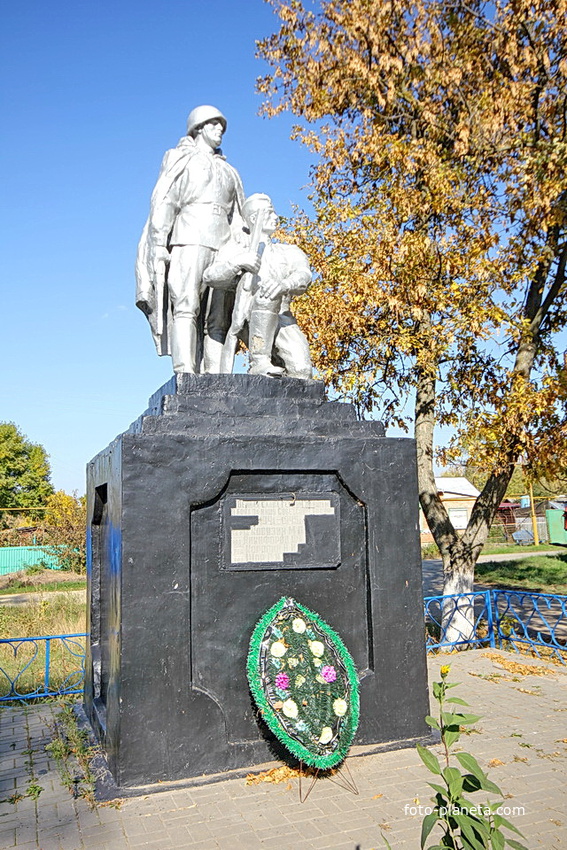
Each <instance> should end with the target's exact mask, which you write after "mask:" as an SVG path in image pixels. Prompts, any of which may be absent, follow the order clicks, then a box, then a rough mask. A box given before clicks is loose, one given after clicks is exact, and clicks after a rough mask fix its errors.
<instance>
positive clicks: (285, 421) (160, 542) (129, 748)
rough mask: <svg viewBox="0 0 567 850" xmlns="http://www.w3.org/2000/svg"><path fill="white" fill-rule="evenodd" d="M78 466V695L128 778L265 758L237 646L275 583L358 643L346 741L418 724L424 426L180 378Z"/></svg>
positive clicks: (145, 779) (303, 386)
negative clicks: (419, 472) (82, 664)
mask: <svg viewBox="0 0 567 850" xmlns="http://www.w3.org/2000/svg"><path fill="white" fill-rule="evenodd" d="M87 482H88V511H89V525H90V527H89V582H88V599H89V611H90V632H91V639H90V646H89V650H88V653H87V675H86V687H85V709H86V712H87V715H88V717H89V719H90V722H91V724H92V725H93V728H94V729H95V731H96V733H97V735H98V737H99V739H100V741H101V744H102V747H103V749H104V750H105V752H106V754H107V758H108V762H109V766H110V769H111V771H112V773H113V775H114V778H115V780H116V782H117V784H118V785H120V786H123V787H129V786H136V785H142V784H147V783H152V782H157V781H159V780H175V779H181V778H188V777H193V776H197V775H200V774H206V773H214V772H218V771H223V770H228V769H232V768H237V767H246V766H248V765H252V764H258V763H261V762H265V761H268V760H270V758H271V757H272V754H271V751H270V748H269V745H268V743H267V741H266V739H265V737H264V735H263V733H262V732H261V730H260V729H259V726H258V723H257V721H256V718H255V714H254V710H253V706H252V704H251V698H250V695H249V692H248V686H247V682H246V673H245V662H246V654H247V650H248V642H249V639H250V635H251V632H252V630H253V628H254V625H255V623H256V622H257V620H258V619H259V618H260V616H261V615H262V614H263V613H264V612H265V611H266V610H267V609H268V608H269V607H270V606H271V605H273V604H274V603H275V602H276V601H277V600H278V599H279V598H280V597H281V596H293V597H295V598H296V599H297V600H298V601H299V602H301V603H303V604H304V605H306V606H307V607H309V608H311V609H312V610H314V611H316V612H317V613H319V614H320V615H321V616H322V617H323V618H324V619H325V620H326V621H327V622H328V623H329V625H331V626H332V627H333V628H334V629H335V630H336V631H337V632H338V633H339V634H340V635H341V637H342V638H343V640H344V642H345V643H346V645H347V647H348V648H349V650H350V652H351V654H352V655H353V658H354V661H355V664H356V666H357V669H358V670H359V672H360V674H361V676H362V681H361V722H360V727H359V731H358V733H357V736H356V740H355V743H357V744H375V743H385V742H391V743H392V744H393V745H399V742H403V741H409V740H411V739H415V738H421V737H423V736H425V735H426V734H427V731H428V730H427V727H426V725H425V723H424V719H423V718H424V716H425V715H426V714H427V713H428V698H427V681H426V665H425V642H424V626H423V613H422V591H421V561H420V548H419V535H418V500H417V484H416V471H415V446H414V442H413V440H409V439H392V438H385V437H384V436H383V430H382V426H381V425H380V424H379V423H375V422H358V421H356V419H355V415H354V409H353V408H352V407H351V406H350V405H344V404H337V403H331V402H326V401H325V400H324V398H323V390H322V385H321V384H319V383H316V382H314V381H299V380H294V379H289V378H284V379H281V380H277V379H271V378H263V377H251V376H247V375H226V376H225V375H210V376H207V375H203V376H192V375H180V376H177V377H175V378H172V380H171V381H169V382H168V383H167V384H166V385H165V386H164V387H162V388H161V389H160V390H159V391H158V392H157V393H156V394H155V395H154V396H152V398H151V399H150V408H149V410H148V411H147V412H146V413H145V414H144V415H143V416H142V417H141V418H140V419H139V420H138V421H137V422H135V423H134V424H133V425H132V427H131V428H130V429H129V431H127V432H125V433H124V434H121V435H120V436H119V437H117V439H116V440H115V441H114V442H113V443H111V444H110V446H108V448H107V449H105V450H104V451H103V452H101V453H100V454H99V455H97V457H95V458H94V460H93V461H91V463H90V464H89V466H88V476H87Z"/></svg>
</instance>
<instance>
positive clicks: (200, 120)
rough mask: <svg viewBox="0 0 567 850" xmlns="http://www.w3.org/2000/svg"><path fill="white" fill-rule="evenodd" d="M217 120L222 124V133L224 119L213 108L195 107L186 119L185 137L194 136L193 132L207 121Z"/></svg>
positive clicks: (217, 110)
mask: <svg viewBox="0 0 567 850" xmlns="http://www.w3.org/2000/svg"><path fill="white" fill-rule="evenodd" d="M215 120H218V121H220V122H221V124H222V129H223V132H224V131H225V130H226V118H225V117H224V115H223V114H222V112H221V111H220V109H217V108H216V107H215V106H196V107H195V109H192V110H191V112H190V113H189V117H188V118H187V135H188V136H194V135H195V132H196V131H197V130H198V129H199V127H202V126H203V124H207V123H208V122H209V121H215Z"/></svg>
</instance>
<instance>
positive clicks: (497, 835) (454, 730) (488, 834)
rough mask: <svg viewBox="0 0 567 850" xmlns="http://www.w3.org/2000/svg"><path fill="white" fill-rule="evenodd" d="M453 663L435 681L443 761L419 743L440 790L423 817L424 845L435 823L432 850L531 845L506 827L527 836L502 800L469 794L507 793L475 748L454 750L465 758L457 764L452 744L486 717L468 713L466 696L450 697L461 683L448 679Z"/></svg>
mask: <svg viewBox="0 0 567 850" xmlns="http://www.w3.org/2000/svg"><path fill="white" fill-rule="evenodd" d="M449 672H450V666H449V665H444V666H443V667H441V681H440V682H434V683H433V696H434V697H435V699H436V700H437V702H438V704H439V717H438V719H436V718H435V717H426V718H425V720H426V723H428V725H429V726H431V727H432V728H433V729H436V730H437V731H438V732H439V734H440V735H441V743H442V745H443V750H444V754H443V758H442V762H440V761H439V759H438V758H437V756H436V755H435V754H434V753H432V752H431V751H430V750H428V749H426V747H423V746H421V745H420V744H418V745H417V751H418V753H419V756H420V758H421V760H422V761H423V763H424V764H425V766H426V767H427V769H428V770H429V771H430V772H431V773H433V774H434V776H435V777H436V781H435V782H430V783H429V786H430V788H432V789H433V790H434V791H435V797H433V798H432V802H433V804H434V806H433V811H432V812H431V813H430V814H427V815H426V816H425V818H424V819H423V823H422V828H421V847H422V848H424V847H425V845H426V842H427V839H428V838H429V835H430V834H431V832H432V830H433V829H434V827H435V826H440V827H441V829H442V830H443V835H442V837H441V840H440V841H438V842H436V843H435V844H432V845H430V846H429V848H428V850H446V848H451V850H504V848H505V846H506V845H508V846H509V847H511V848H513V850H527V848H526V847H525V846H524V845H523V844H520V842H519V841H516V840H515V839H513V838H509V837H508V835H506V834H505V833H504V832H503V831H502V830H503V829H506V830H508V831H512V832H514V833H516V835H519V836H521V835H522V834H521V832H520V831H519V830H518V829H516V827H515V826H514V825H513V824H511V823H510V821H508V820H506V818H504V817H503V816H502V815H500V814H499V813H498V809H499V808H500V807H501V805H502V802H501V800H498V801H497V802H485V803H478V802H473V801H471V800H469V799H468V797H467V796H465V795H468V794H474V793H475V792H477V791H486V792H488V793H489V794H497V795H499V796H500V797H503V794H502V791H501V790H500V788H499V787H498V786H497V785H495V784H494V782H492V781H491V780H490V779H488V777H487V776H486V774H485V772H484V771H483V770H482V768H481V766H480V765H479V763H478V762H477V760H476V759H475V758H474V756H472V755H471V754H470V753H465V752H457V753H455V754H454V758H456V760H457V762H458V763H459V767H456V766H455V765H454V764H452V763H451V761H452V755H453V754H452V753H451V748H452V747H453V745H454V744H455V743H456V742H457V741H458V740H459V738H460V736H461V732H462V731H464V727H466V726H470V725H472V724H474V723H476V722H477V720H479V719H480V718H479V717H478V716H477V715H475V714H467V713H464V712H463V710H462V707H468V703H466V702H465V701H464V700H462V699H461V698H460V697H448V696H447V691H448V690H449V689H451V688H455V687H457V684H458V683H449V682H448V681H447V678H448V675H449Z"/></svg>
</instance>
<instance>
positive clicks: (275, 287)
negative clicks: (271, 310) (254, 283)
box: [259, 280, 287, 301]
mask: <svg viewBox="0 0 567 850" xmlns="http://www.w3.org/2000/svg"><path fill="white" fill-rule="evenodd" d="M259 292H260V295H261V297H262V298H265V299H266V300H267V301H274V300H275V299H276V298H278V297H279V296H280V295H283V294H284V293H285V292H287V286H286V285H285V282H284V281H282V280H267V281H266V282H265V283H264V282H262V283H261V284H260V288H259Z"/></svg>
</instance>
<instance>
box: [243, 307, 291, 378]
mask: <svg viewBox="0 0 567 850" xmlns="http://www.w3.org/2000/svg"><path fill="white" fill-rule="evenodd" d="M278 322H279V318H278V314H277V313H275V312H271V311H268V310H252V312H251V313H250V324H249V349H250V366H249V369H248V374H249V375H267V376H268V377H270V378H279V377H281V376H282V375H283V374H284V372H285V369H282V368H281V367H280V366H274V364H273V363H272V357H271V355H272V347H273V344H274V338H275V336H276V333H277V330H278Z"/></svg>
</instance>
